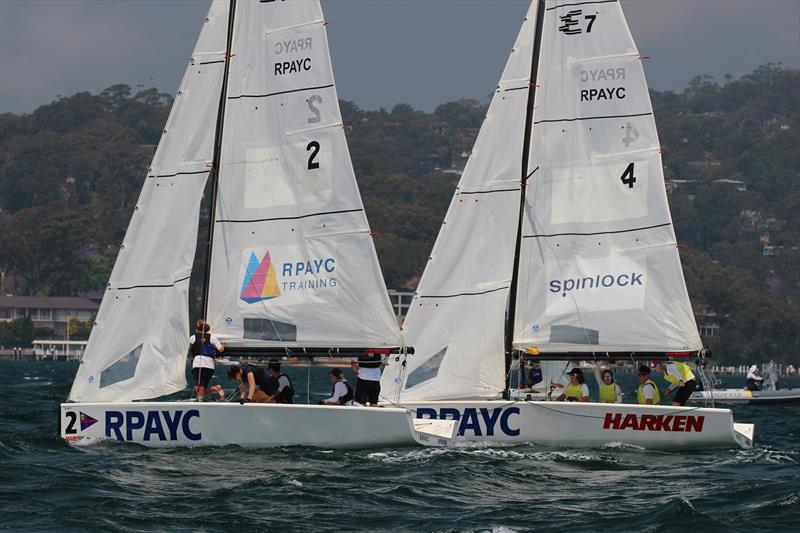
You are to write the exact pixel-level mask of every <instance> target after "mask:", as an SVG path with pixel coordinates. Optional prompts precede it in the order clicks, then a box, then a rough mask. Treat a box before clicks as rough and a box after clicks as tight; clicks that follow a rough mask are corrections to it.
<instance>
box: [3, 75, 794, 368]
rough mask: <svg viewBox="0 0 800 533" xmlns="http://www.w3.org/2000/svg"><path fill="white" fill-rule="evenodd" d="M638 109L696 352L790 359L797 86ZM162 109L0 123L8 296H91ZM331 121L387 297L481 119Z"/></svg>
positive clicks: (121, 94)
mask: <svg viewBox="0 0 800 533" xmlns="http://www.w3.org/2000/svg"><path fill="white" fill-rule="evenodd" d="M652 98H653V106H654V109H655V114H656V120H657V122H658V126H659V133H660V137H661V142H662V145H663V148H664V163H665V174H666V178H667V186H668V189H669V191H670V202H671V205H672V213H673V218H674V222H675V228H676V231H677V234H678V239H679V241H680V242H681V243H682V252H681V253H682V257H683V262H684V268H685V273H686V278H687V283H688V285H689V291H690V295H691V297H692V301H693V303H694V304H695V306H696V310H697V311H698V313H700V315H699V322H701V323H702V324H705V325H707V326H709V328H710V329H709V330H708V332H709V333H712V334H711V335H709V336H707V337H705V339H704V340H705V342H706V344H707V345H708V346H709V347H711V348H712V349H714V350H715V351H716V353H717V355H718V357H719V358H720V359H721V360H724V361H727V362H735V361H749V360H765V359H769V358H775V359H776V360H789V359H796V357H797V355H798V353H800V318H798V317H800V309H799V307H800V305H798V298H799V297H800V251H798V246H800V186H798V184H799V183H800V106H798V104H797V103H798V102H800V71H797V70H789V69H786V68H783V67H782V66H779V65H778V66H776V65H767V66H762V67H760V68H759V69H757V70H756V71H755V72H753V73H752V74H750V75H747V76H744V77H743V78H741V79H738V80H731V79H727V80H725V82H724V83H717V82H716V81H714V80H713V79H710V78H708V77H705V76H701V77H697V78H695V79H693V80H691V82H690V83H689V85H688V87H687V88H686V89H685V90H684V91H682V92H679V93H674V92H652ZM171 102H172V99H171V97H170V96H169V95H166V94H163V93H159V92H158V91H157V90H156V89H149V90H146V91H141V92H138V93H135V94H134V93H132V91H131V89H130V87H128V86H125V85H115V86H113V87H109V88H108V89H106V90H105V91H103V92H102V93H100V94H97V95H92V94H89V93H79V94H76V95H74V96H70V97H66V98H61V99H60V100H58V101H56V102H53V103H51V104H48V105H44V106H41V107H39V108H38V109H36V111H34V112H33V113H31V114H26V115H13V114H4V115H0V270H4V271H5V273H6V274H5V292H6V293H9V292H15V293H16V294H30V295H34V294H35V295H73V294H77V293H80V292H82V291H88V290H95V289H102V287H103V286H104V285H105V283H106V281H107V278H108V275H109V272H110V270H111V267H112V265H113V261H114V258H115V256H116V251H117V247H118V246H119V243H120V242H121V240H122V236H123V235H124V232H125V228H126V225H127V222H128V219H129V217H130V214H131V209H132V207H133V205H134V203H135V201H136V198H137V196H138V194H139V189H140V187H141V183H142V180H143V179H144V176H145V172H146V169H147V166H148V164H149V162H150V159H151V157H152V155H153V152H154V150H155V146H156V144H157V143H158V139H159V137H160V134H161V129H162V127H163V124H164V122H165V120H166V116H167V113H168V112H169V108H170V105H171ZM341 106H342V115H343V118H344V122H345V126H346V129H347V136H348V142H349V145H350V150H351V153H352V157H353V163H354V166H355V170H356V175H357V176H358V179H359V186H360V188H361V192H362V195H363V197H364V203H365V205H366V209H367V214H368V216H369V220H370V223H371V225H372V228H373V230H375V232H376V235H375V243H376V246H377V248H378V253H379V256H380V260H381V265H382V267H383V271H384V276H385V277H386V282H387V285H388V286H389V287H395V288H402V287H413V286H414V284H415V281H416V277H417V276H419V275H420V274H421V271H422V268H423V266H424V264H425V261H426V258H427V256H428V253H429V252H430V248H431V246H432V244H433V241H434V239H435V238H436V234H437V232H438V230H439V225H440V224H441V221H442V219H443V216H444V212H445V210H446V208H447V205H448V203H449V201H450V197H451V195H452V193H453V190H454V188H455V185H456V183H457V180H458V173H459V171H460V170H461V169H462V168H463V166H464V164H465V163H466V158H467V156H468V153H469V151H470V150H471V147H472V144H473V142H474V140H475V137H476V135H477V132H478V128H479V127H480V124H481V121H482V120H483V115H484V113H485V111H486V105H485V104H483V103H481V102H477V101H473V100H461V101H457V102H450V103H447V104H443V105H441V106H439V107H438V108H436V110H435V111H434V112H433V113H423V112H421V111H416V110H414V109H413V108H411V107H410V106H408V105H405V104H399V105H397V106H395V107H394V108H393V109H391V110H384V109H381V110H378V111H363V110H361V109H359V108H358V107H357V106H356V105H355V104H354V103H352V102H341ZM204 213H207V211H204ZM204 216H205V215H204ZM204 223H205V219H204V220H201V225H202V224H204ZM201 234H202V231H201ZM199 249H201V248H199ZM202 260H203V258H202V257H198V261H197V264H202ZM198 271H199V269H195V273H196V274H197V273H198ZM196 277H198V276H196ZM198 279H199V277H198ZM712 326H719V331H717V330H716V329H715V328H713V327H712Z"/></svg>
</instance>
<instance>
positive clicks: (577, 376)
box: [556, 368, 589, 402]
mask: <svg viewBox="0 0 800 533" xmlns="http://www.w3.org/2000/svg"><path fill="white" fill-rule="evenodd" d="M567 375H569V385H567V388H566V390H565V391H564V392H563V393H562V394H561V396H559V397H558V398H556V401H557V402H563V401H564V400H566V401H568V402H588V401H589V386H588V385H587V384H586V379H585V378H584V377H583V370H581V369H580V368H573V369H572V370H570V371H569V372H567Z"/></svg>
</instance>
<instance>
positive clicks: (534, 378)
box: [528, 361, 544, 388]
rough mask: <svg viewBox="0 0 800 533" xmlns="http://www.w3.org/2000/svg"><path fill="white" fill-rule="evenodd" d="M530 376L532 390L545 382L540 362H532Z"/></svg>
mask: <svg viewBox="0 0 800 533" xmlns="http://www.w3.org/2000/svg"><path fill="white" fill-rule="evenodd" d="M528 376H529V377H530V380H531V388H533V387H535V386H536V385H538V384H539V383H541V382H542V381H543V380H544V378H543V377H542V365H540V364H539V361H531V371H530V372H529V374H528Z"/></svg>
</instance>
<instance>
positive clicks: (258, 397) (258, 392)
mask: <svg viewBox="0 0 800 533" xmlns="http://www.w3.org/2000/svg"><path fill="white" fill-rule="evenodd" d="M228 379H231V380H233V381H238V382H239V397H240V400H239V403H240V404H242V405H244V404H245V403H246V402H255V403H268V402H269V400H270V396H269V395H268V394H267V393H266V392H265V390H266V389H267V376H266V375H265V374H264V369H263V368H259V367H257V366H255V365H244V366H243V367H242V366H239V365H231V366H230V368H228Z"/></svg>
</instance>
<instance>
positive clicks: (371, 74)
mask: <svg viewBox="0 0 800 533" xmlns="http://www.w3.org/2000/svg"><path fill="white" fill-rule="evenodd" d="M208 5H209V2H208V1H207V0H0V112H15V113H21V112H30V111H32V110H33V109H35V108H36V107H37V106H39V105H41V104H45V103H48V102H50V101H52V100H54V99H55V98H56V97H57V95H65V96H66V95H70V94H74V93H76V92H79V91H92V92H98V91H100V90H102V89H104V88H105V87H108V86H109V85H112V84H114V83H128V84H129V85H131V86H133V87H134V88H136V86H137V85H140V84H141V85H143V86H147V87H150V86H155V87H158V88H159V89H161V90H163V91H165V92H169V93H174V92H175V90H176V89H177V85H178V82H179V81H180V78H181V76H182V75H183V70H184V68H185V66H186V61H187V59H188V57H189V55H190V54H191V52H192V48H193V46H194V42H195V40H196V38H197V34H198V32H199V30H200V25H201V22H202V19H203V17H204V16H205V13H206V11H207V9H208ZM527 6H528V1H523V0H495V1H484V0H460V1H456V0H428V1H425V0H404V1H400V0H327V1H325V0H323V9H324V11H325V16H326V19H328V20H329V21H330V22H331V23H332V24H331V25H330V26H329V27H328V29H329V39H330V43H331V51H332V55H333V66H334V72H335V75H336V81H337V86H338V89H339V96H340V98H343V99H347V100H353V101H354V102H355V103H356V104H357V105H358V106H360V107H361V108H364V109H375V108H378V107H387V108H391V107H392V106H393V105H394V104H397V103H400V102H404V103H408V104H411V105H412V106H414V107H415V108H418V109H423V110H426V111H429V110H432V109H433V108H434V107H436V105H438V104H440V103H444V102H447V101H451V100H455V99H458V98H461V97H471V98H478V99H480V100H482V101H486V100H487V95H488V94H489V93H490V92H491V91H492V89H493V88H494V86H495V84H496V82H497V78H498V77H499V75H500V71H501V70H502V67H503V64H504V63H505V60H506V57H507V55H508V52H509V51H510V49H511V46H512V44H513V41H514V38H515V36H516V33H517V31H518V30H519V26H520V23H521V21H522V17H523V16H524V13H525V11H526V9H527ZM623 7H624V9H625V13H626V15H627V18H628V24H629V25H630V27H631V31H632V32H633V35H634V38H635V39H636V42H637V44H638V46H639V50H640V52H641V53H642V54H644V55H648V56H651V58H652V59H651V60H650V61H648V62H646V69H647V76H648V82H649V84H650V86H651V87H653V88H655V89H682V88H683V87H684V86H685V85H686V82H687V81H688V80H689V79H690V78H691V77H693V76H695V75H697V74H711V75H714V76H715V77H717V79H719V80H722V77H723V76H724V75H725V74H726V73H730V74H733V75H734V76H740V75H742V74H746V73H748V72H751V71H752V70H753V69H754V68H755V67H757V66H758V65H761V64H764V63H767V62H782V63H784V64H785V65H787V66H790V67H793V68H798V67H799V66H800V0H759V1H753V0H623Z"/></svg>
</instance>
